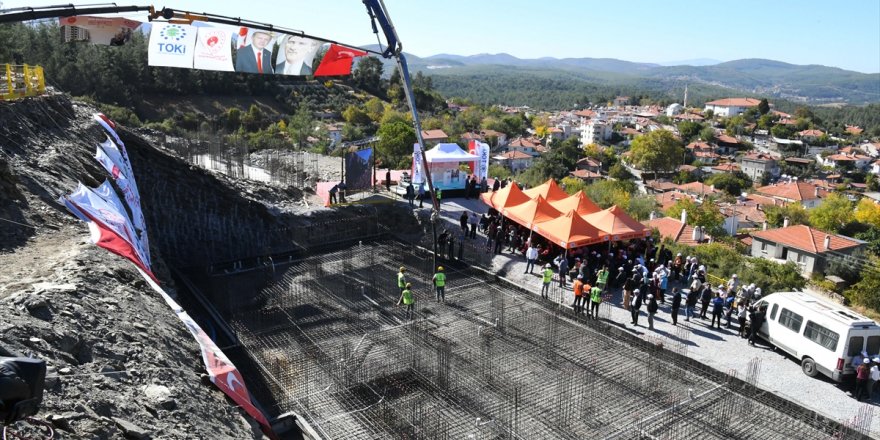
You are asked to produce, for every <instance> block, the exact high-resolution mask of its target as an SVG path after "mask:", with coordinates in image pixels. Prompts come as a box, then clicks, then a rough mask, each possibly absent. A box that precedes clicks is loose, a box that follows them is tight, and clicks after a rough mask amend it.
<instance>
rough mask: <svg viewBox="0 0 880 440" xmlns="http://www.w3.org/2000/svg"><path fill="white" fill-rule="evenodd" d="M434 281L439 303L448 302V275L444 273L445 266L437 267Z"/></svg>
mask: <svg viewBox="0 0 880 440" xmlns="http://www.w3.org/2000/svg"><path fill="white" fill-rule="evenodd" d="M433 281H434V288H435V289H436V290H437V302H441V301H442V302H446V274H445V273H443V266H439V267H437V273H435V274H434V278H433Z"/></svg>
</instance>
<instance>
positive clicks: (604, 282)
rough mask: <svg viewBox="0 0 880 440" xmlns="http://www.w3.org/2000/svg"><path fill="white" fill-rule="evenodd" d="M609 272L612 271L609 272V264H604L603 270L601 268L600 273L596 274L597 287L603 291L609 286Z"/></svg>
mask: <svg viewBox="0 0 880 440" xmlns="http://www.w3.org/2000/svg"><path fill="white" fill-rule="evenodd" d="M609 274H610V272H608V266H602V270H600V271H599V273H598V274H596V287H598V288H599V289H601V290H602V291H603V292H604V291H605V289H606V288H607V286H608V275H609Z"/></svg>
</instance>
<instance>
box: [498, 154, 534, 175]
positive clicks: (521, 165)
mask: <svg viewBox="0 0 880 440" xmlns="http://www.w3.org/2000/svg"><path fill="white" fill-rule="evenodd" d="M534 160H535V158H534V156H532V155H530V154H527V153H523V152H522V151H519V150H513V151H508V152H506V153H501V154H499V155H496V156H493V157H492V162H494V163H497V164H499V165H502V166H505V167H507V168H508V169H509V170H510V171H513V172H514V173H518V172H520V171H522V170H524V169H526V168H528V167H530V166H532V163H533V162H534Z"/></svg>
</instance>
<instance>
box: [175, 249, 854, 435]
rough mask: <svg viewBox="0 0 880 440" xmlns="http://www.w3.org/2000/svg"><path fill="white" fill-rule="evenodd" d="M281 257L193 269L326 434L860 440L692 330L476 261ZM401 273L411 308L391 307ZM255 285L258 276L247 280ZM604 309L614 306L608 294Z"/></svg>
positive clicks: (349, 254) (267, 370)
mask: <svg viewBox="0 0 880 440" xmlns="http://www.w3.org/2000/svg"><path fill="white" fill-rule="evenodd" d="M353 243H354V244H350V245H345V244H341V245H340V244H337V245H336V247H335V249H334V248H330V249H326V248H325V250H324V251H321V252H318V251H311V252H308V253H304V255H300V256H297V257H287V259H286V260H285V261H283V262H279V261H274V262H272V263H271V264H268V263H267V264H262V265H257V266H254V267H252V268H248V267H246V266H242V265H240V264H239V265H234V266H231V267H230V268H227V269H222V270H221V269H218V268H217V267H214V268H213V272H210V273H207V274H205V273H204V271H203V272H202V273H200V274H199V275H197V276H195V275H193V276H191V278H190V280H191V281H192V284H193V285H195V286H199V289H200V290H201V291H202V292H210V293H209V294H206V299H207V301H208V302H209V303H211V304H213V308H214V311H215V312H216V313H217V315H218V316H219V320H220V321H223V322H225V323H226V324H227V325H228V328H229V330H230V333H231V334H234V335H235V336H233V337H234V338H237V341H236V342H237V345H236V344H233V345H234V347H233V348H228V349H226V351H227V353H229V354H230V355H231V357H233V359H234V360H235V361H236V364H237V365H238V366H239V368H240V369H241V370H242V372H243V373H244V375H245V377H248V378H249V380H250V381H251V382H252V383H249V388H250V389H251V391H252V392H253V393H254V395H255V396H256V398H257V399H258V401H259V402H260V403H261V404H262V405H263V407H264V409H265V410H266V412H268V413H269V414H270V415H271V416H275V417H277V416H279V415H281V414H285V413H293V414H295V415H296V416H297V419H298V420H299V423H300V425H301V426H302V427H303V432H304V434H305V435H306V436H307V437H308V436H312V437H316V438H327V439H378V438H412V439H461V438H474V439H477V438H485V439H495V438H498V439H504V438H519V439H539V438H541V439H544V438H570V439H583V438H596V439H635V438H650V439H655V438H657V439H660V438H662V439H691V438H700V439H737V438H742V439H746V438H760V439H773V438H780V439H781V438H798V439H828V438H863V437H866V434H867V433H868V432H869V431H868V429H869V426H870V414H866V415H865V417H864V418H865V419H867V420H861V419H859V418H856V420H855V421H854V422H853V423H851V424H840V423H838V422H837V421H834V420H831V419H828V418H826V417H824V416H822V415H819V414H817V413H815V412H813V411H811V410H808V409H806V408H803V407H801V406H799V405H797V404H794V403H792V402H789V401H787V400H784V399H782V398H780V397H778V396H776V395H774V394H772V393H769V392H766V391H763V390H761V389H759V388H757V387H756V386H755V382H756V380H757V377H758V375H759V374H760V363H759V361H758V360H757V359H755V360H753V362H751V363H750V364H749V369H748V371H742V372H738V371H734V370H731V371H727V372H722V371H718V370H715V369H712V368H710V367H708V366H705V365H703V364H701V363H699V362H697V361H694V360H692V359H690V358H688V357H687V356H686V355H685V354H686V352H685V350H686V348H687V345H688V344H687V342H688V338H689V334H690V331H689V329H688V328H687V327H683V328H682V329H681V330H679V331H678V333H677V334H676V335H674V337H672V338H669V339H668V340H667V341H676V342H673V343H672V344H671V345H670V344H669V343H668V342H667V343H666V344H665V346H664V345H663V344H660V343H655V342H651V341H645V340H642V339H640V338H637V337H635V336H633V335H631V334H629V333H627V332H625V331H622V330H620V329H618V328H616V327H614V326H612V325H610V324H608V323H607V322H606V321H604V320H599V321H595V320H584V319H583V318H579V317H577V316H576V315H574V314H572V313H571V311H570V310H568V309H567V308H561V307H559V306H558V305H556V304H555V303H554V302H552V301H540V297H536V296H535V295H533V294H530V293H528V292H524V291H522V290H521V289H520V288H518V287H517V286H513V285H510V284H508V283H506V282H503V281H498V280H496V279H495V278H494V277H493V276H491V275H489V273H488V272H485V271H483V270H482V269H480V268H475V267H472V266H466V265H464V264H462V265H460V266H457V267H456V265H455V264H453V265H448V264H444V266H445V267H446V271H447V273H448V284H447V294H446V302H445V303H437V302H436V301H435V299H434V293H433V289H432V288H431V276H432V275H433V271H432V270H431V269H432V265H433V259H432V255H431V254H430V252H428V251H426V250H424V249H422V248H419V247H414V246H412V245H409V244H404V243H401V242H398V241H395V240H393V239H390V238H379V239H375V240H373V241H369V242H364V241H361V242H357V241H355V242H353ZM400 266H404V267H406V268H407V273H406V277H407V281H408V282H410V283H412V285H413V288H412V290H413V292H414V293H415V298H416V302H415V305H416V307H415V314H414V316H413V317H412V318H411V319H407V316H406V312H405V309H404V308H403V307H397V306H396V303H397V300H398V299H399V297H400V290H399V288H398V287H397V278H396V273H397V271H398V269H399V267H400ZM253 286H258V287H253ZM603 307H605V309H602V310H600V316H602V315H604V316H608V314H610V309H609V307H610V305H608V304H603Z"/></svg>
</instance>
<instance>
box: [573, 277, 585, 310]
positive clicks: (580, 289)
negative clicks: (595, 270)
mask: <svg viewBox="0 0 880 440" xmlns="http://www.w3.org/2000/svg"><path fill="white" fill-rule="evenodd" d="M571 308H572V309H574V314H575V315H577V314H580V313H581V312H582V311H583V310H584V276H583V275H578V276H577V278H576V279H575V280H574V303H572V304H571Z"/></svg>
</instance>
